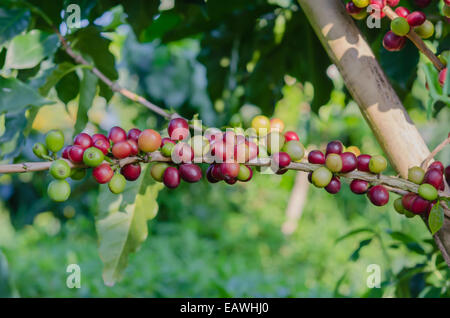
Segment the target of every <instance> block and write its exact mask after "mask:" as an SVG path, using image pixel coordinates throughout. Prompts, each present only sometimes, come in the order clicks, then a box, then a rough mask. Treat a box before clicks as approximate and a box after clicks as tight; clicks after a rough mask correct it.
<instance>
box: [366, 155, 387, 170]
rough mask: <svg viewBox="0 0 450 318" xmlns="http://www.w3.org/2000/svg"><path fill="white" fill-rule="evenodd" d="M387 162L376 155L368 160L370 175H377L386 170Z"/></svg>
mask: <svg viewBox="0 0 450 318" xmlns="http://www.w3.org/2000/svg"><path fill="white" fill-rule="evenodd" d="M386 168H387V161H386V159H385V158H384V157H383V156H380V155H377V156H373V157H372V158H370V161H369V170H370V172H372V173H375V174H378V173H381V172H383V171H384V170H386Z"/></svg>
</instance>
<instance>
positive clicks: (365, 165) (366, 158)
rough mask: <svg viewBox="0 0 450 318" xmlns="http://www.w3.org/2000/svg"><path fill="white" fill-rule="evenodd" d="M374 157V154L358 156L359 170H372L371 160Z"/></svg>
mask: <svg viewBox="0 0 450 318" xmlns="http://www.w3.org/2000/svg"><path fill="white" fill-rule="evenodd" d="M371 158H372V156H370V155H364V154H363V155H359V156H358V158H356V160H357V168H358V170H359V171H365V172H370V169H369V162H370V159H371Z"/></svg>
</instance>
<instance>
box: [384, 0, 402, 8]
mask: <svg viewBox="0 0 450 318" xmlns="http://www.w3.org/2000/svg"><path fill="white" fill-rule="evenodd" d="M399 2H400V0H386V4H387V5H388V6H390V7H396V6H398V4H399Z"/></svg>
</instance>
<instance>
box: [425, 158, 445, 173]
mask: <svg viewBox="0 0 450 318" xmlns="http://www.w3.org/2000/svg"><path fill="white" fill-rule="evenodd" d="M431 169H438V170H439V171H441V173H444V165H443V164H442V162H440V161H434V162H433V163H432V164H431V165H429V166H428V169H427V170H431Z"/></svg>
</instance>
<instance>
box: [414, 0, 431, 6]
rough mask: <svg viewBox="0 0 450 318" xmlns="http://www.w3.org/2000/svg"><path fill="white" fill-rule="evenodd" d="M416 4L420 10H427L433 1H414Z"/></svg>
mask: <svg viewBox="0 0 450 318" xmlns="http://www.w3.org/2000/svg"><path fill="white" fill-rule="evenodd" d="M414 3H415V4H416V6H418V7H420V8H426V7H428V5H429V4H430V3H431V0H414Z"/></svg>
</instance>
